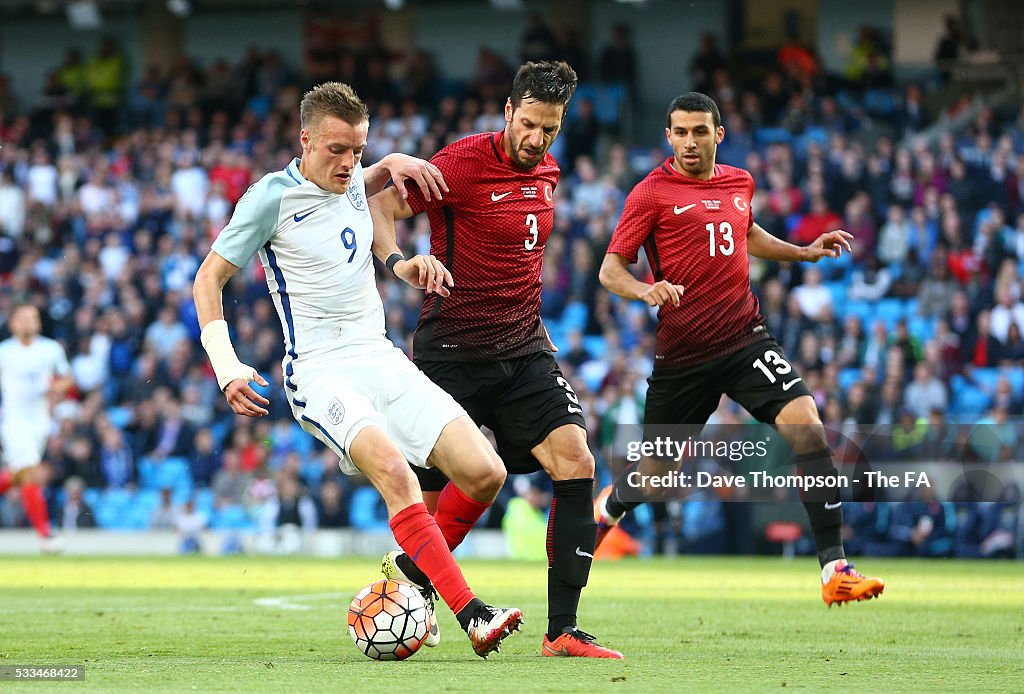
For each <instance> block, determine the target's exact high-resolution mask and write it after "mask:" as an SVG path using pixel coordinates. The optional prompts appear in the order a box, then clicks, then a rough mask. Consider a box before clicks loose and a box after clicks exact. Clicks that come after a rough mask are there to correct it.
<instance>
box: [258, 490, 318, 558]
mask: <svg viewBox="0 0 1024 694" xmlns="http://www.w3.org/2000/svg"><path fill="white" fill-rule="evenodd" d="M276 487H277V494H275V495H273V496H271V497H270V498H269V499H268V500H267V505H266V508H265V509H264V512H265V513H266V517H267V518H269V519H271V520H272V523H273V527H274V528H276V529H277V551H279V552H281V553H282V554H294V553H296V552H298V551H300V550H301V549H302V548H303V547H304V546H305V542H306V540H307V539H308V538H309V537H310V536H311V535H312V534H313V532H315V531H316V528H317V517H316V505H315V504H314V503H313V499H312V498H311V497H310V496H309V494H308V493H307V492H306V490H305V489H304V488H303V487H302V486H301V485H300V484H299V481H298V480H297V479H295V477H293V476H292V475H290V474H280V475H277V480H276Z"/></svg>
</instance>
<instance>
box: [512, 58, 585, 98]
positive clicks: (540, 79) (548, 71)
mask: <svg viewBox="0 0 1024 694" xmlns="http://www.w3.org/2000/svg"><path fill="white" fill-rule="evenodd" d="M576 83H577V79H576V71H575V70H573V69H572V68H571V67H569V63H567V62H565V61H564V60H558V61H554V60H550V61H544V62H540V63H534V62H529V63H526V64H525V65H523V66H522V67H520V68H519V71H518V72H516V77H515V79H514V80H512V93H511V94H510V95H509V99H511V100H512V110H515V109H516V108H518V107H519V104H520V103H521V102H522V101H523V99H533V100H534V101H540V102H541V103H545V104H558V105H560V106H567V105H568V104H569V100H570V99H572V95H573V93H574V92H575V91H576Z"/></svg>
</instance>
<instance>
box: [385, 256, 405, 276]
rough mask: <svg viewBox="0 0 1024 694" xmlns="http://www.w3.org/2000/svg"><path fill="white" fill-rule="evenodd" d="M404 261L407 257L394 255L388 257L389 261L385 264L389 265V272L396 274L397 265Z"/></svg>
mask: <svg viewBox="0 0 1024 694" xmlns="http://www.w3.org/2000/svg"><path fill="white" fill-rule="evenodd" d="M402 260H405V257H404V256H403V255H402V254H401V253H392V254H391V255H389V256H388V259H387V260H385V261H384V264H385V265H387V267H388V270H390V271H391V273H392V274H394V272H395V265H397V264H398V263H399V261H402Z"/></svg>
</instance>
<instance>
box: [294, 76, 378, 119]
mask: <svg viewBox="0 0 1024 694" xmlns="http://www.w3.org/2000/svg"><path fill="white" fill-rule="evenodd" d="M324 116H334V117H335V118H340V119H341V120H343V121H345V122H346V123H348V124H349V125H359V124H360V123H362V122H363V121H369V120H370V112H369V111H368V110H367V108H366V104H364V103H363V101H362V99H360V98H359V96H357V95H356V93H355V91H354V90H353V89H352V87H350V86H348V85H347V84H344V83H343V82H324V83H323V84H318V85H317V86H315V87H313V88H312V89H310V90H309V91H308V92H306V94H305V96H303V97H302V103H300V104H299V120H300V121H301V123H302V127H303V128H304V129H306V130H309V129H311V128H312V127H313V125H315V124H317V123H318V122H319V121H320V119H321V118H323V117H324Z"/></svg>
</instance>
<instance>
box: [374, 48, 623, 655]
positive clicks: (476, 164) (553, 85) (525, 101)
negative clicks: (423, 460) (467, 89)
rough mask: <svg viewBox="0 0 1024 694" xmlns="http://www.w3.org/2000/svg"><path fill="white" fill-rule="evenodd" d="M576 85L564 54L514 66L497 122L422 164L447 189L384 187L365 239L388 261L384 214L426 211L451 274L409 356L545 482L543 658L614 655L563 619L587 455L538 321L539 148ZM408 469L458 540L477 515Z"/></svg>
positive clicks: (571, 399) (392, 561) (429, 306)
mask: <svg viewBox="0 0 1024 694" xmlns="http://www.w3.org/2000/svg"><path fill="white" fill-rule="evenodd" d="M575 90H576V73H575V72H574V71H573V69H572V68H571V67H570V66H569V65H568V64H566V63H565V62H541V63H526V64H524V65H523V66H522V67H520V68H519V71H518V72H517V74H516V76H515V80H514V81H513V85H512V93H511V95H510V96H509V98H508V100H507V101H506V103H505V129H504V130H502V131H500V132H493V133H481V134H478V135H472V136H469V137H466V138H463V139H462V140H459V141H457V142H454V143H452V144H451V145H448V146H447V147H445V148H444V149H442V150H441V151H440V152H438V153H437V154H436V155H434V157H433V158H432V159H431V161H432V163H433V164H435V165H436V166H437V167H438V168H439V169H440V170H441V172H442V173H443V174H444V177H445V180H446V181H448V184H449V187H450V191H449V193H447V194H446V195H445V197H444V199H440V198H434V199H428V198H427V197H426V196H424V195H421V194H420V193H418V192H417V191H416V190H415V189H413V190H410V193H409V197H408V199H407V200H406V199H403V197H402V195H401V193H400V192H399V191H397V190H385V191H383V192H382V193H381V194H380V195H378V196H376V197H375V198H374V199H373V200H372V201H371V209H372V211H373V220H374V227H375V232H376V237H375V242H379V243H380V244H381V246H382V252H386V253H387V254H389V255H393V256H394V257H395V258H400V257H401V255H400V253H399V250H400V249H399V248H398V245H397V244H396V242H395V221H396V220H399V219H406V218H408V217H411V216H413V215H415V214H419V213H421V212H427V214H428V216H429V218H430V227H431V238H430V250H431V253H432V254H433V255H435V256H437V257H439V258H443V259H444V264H445V266H446V267H447V268H448V269H449V270H450V271H451V273H452V275H453V276H454V277H455V278H457V280H456V281H457V286H456V287H454V288H453V291H452V292H451V294H450V296H446V295H442V294H440V293H437V292H435V293H430V292H428V293H427V295H426V297H425V298H424V301H423V307H422V309H421V311H420V318H419V325H418V326H417V328H416V334H415V337H414V338H413V356H414V357H415V360H416V365H417V366H419V367H420V368H421V369H423V372H424V373H426V374H427V376H429V377H430V379H431V380H432V381H434V382H435V383H437V384H438V385H440V386H441V387H442V388H444V389H445V390H446V391H448V392H449V393H451V394H452V396H453V397H454V398H455V399H456V400H457V401H458V402H459V404H461V405H462V406H463V407H465V408H466V411H467V412H469V414H470V416H471V417H472V418H473V421H475V422H476V423H477V424H479V425H482V426H487V427H488V428H490V429H491V430H492V431H493V432H494V435H495V439H496V440H497V444H498V452H499V453H500V455H501V458H502V460H503V461H504V463H505V467H506V469H507V470H508V471H509V472H511V473H532V472H536V471H538V470H540V469H541V468H543V469H544V470H546V471H547V473H548V474H549V475H550V476H551V479H552V481H553V491H552V500H551V511H550V519H549V522H548V536H547V550H548V629H547V633H546V634H545V637H544V642H543V645H542V652H543V654H544V655H554V656H581V657H591V658H621V657H622V654H621V653H619V652H618V651H614V650H611V649H609V648H604V647H602V646H599V645H598V644H597V643H595V641H594V637H593V636H591V635H589V634H587V633H586V632H583V631H581V630H579V629H577V628H576V612H577V609H578V606H579V600H580V593H581V591H582V589H583V587H584V586H586V584H587V578H588V576H589V575H590V566H591V563H592V562H593V559H594V557H593V553H594V541H595V527H594V520H593V510H592V503H593V502H592V498H593V488H594V457H593V455H592V454H591V452H590V449H589V448H588V446H587V433H586V422H585V420H584V419H583V408H582V407H581V406H580V402H579V398H578V397H577V396H576V393H575V392H574V391H573V388H572V386H571V385H570V384H569V382H568V381H567V380H566V379H565V377H564V376H563V375H562V372H561V370H560V369H559V367H558V364H557V363H556V362H555V358H554V356H553V354H552V352H553V351H554V349H555V347H554V345H553V344H552V343H551V340H550V338H549V337H548V333H547V330H546V329H545V328H544V324H543V322H542V321H541V317H540V306H541V272H542V269H543V263H544V248H545V244H546V243H547V240H548V236H549V235H550V234H551V230H552V227H553V224H554V201H553V192H554V189H555V186H556V185H558V178H559V168H558V164H557V162H556V161H555V158H554V157H553V156H552V155H551V154H550V153H549V152H548V149H549V148H550V147H551V144H552V143H553V142H554V140H555V137H556V136H557V135H558V132H559V130H561V127H562V121H563V119H564V118H565V113H566V109H567V108H568V104H569V100H570V99H571V98H572V95H573V92H574V91H575ZM425 279H426V281H427V282H428V283H429V282H430V281H432V280H433V279H434V278H433V277H427V278H425ZM416 474H417V476H418V477H419V478H420V483H421V485H422V487H423V490H424V494H425V496H428V497H429V496H436V497H437V499H438V502H437V503H438V506H437V512H436V514H435V517H436V518H437V522H438V525H439V526H441V529H442V530H443V531H444V532H445V537H446V538H447V539H448V545H449V547H452V548H454V547H456V546H458V545H459V543H461V542H462V540H463V539H464V538H465V536H466V534H467V533H468V532H469V530H470V528H471V527H472V523H473V522H475V521H476V520H477V519H478V518H479V517H480V515H481V513H482V510H481V509H479V508H477V507H475V506H473V505H472V504H471V503H469V502H468V500H466V499H465V498H464V495H462V494H461V492H459V490H458V488H457V487H456V485H454V484H451V483H449V482H448V480H447V479H445V477H444V476H443V475H440V474H439V473H438V472H437V471H434V470H417V471H416ZM432 493H433V494H432ZM438 493H439V494H438ZM449 509H451V512H449ZM467 514H472V515H467ZM384 563H385V567H384V569H385V573H386V574H392V575H398V572H400V573H401V575H402V576H403V577H405V578H408V579H410V580H412V581H413V582H414V583H417V584H419V585H422V584H423V582H424V578H425V577H424V576H423V575H422V572H419V571H418V570H417V568H416V566H415V565H414V564H413V562H410V561H409V558H408V557H407V556H404V555H401V554H399V555H395V556H389V557H385V562H384Z"/></svg>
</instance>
